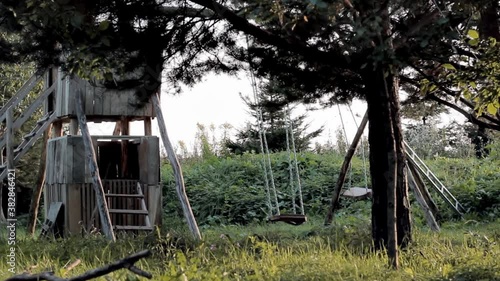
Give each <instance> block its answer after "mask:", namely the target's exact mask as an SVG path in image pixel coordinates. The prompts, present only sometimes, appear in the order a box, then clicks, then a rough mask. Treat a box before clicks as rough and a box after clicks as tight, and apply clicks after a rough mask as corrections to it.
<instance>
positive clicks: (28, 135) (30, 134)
mask: <svg viewBox="0 0 500 281" xmlns="http://www.w3.org/2000/svg"><path fill="white" fill-rule="evenodd" d="M35 134H36V131H32V132H30V133H29V134H27V135H25V136H24V137H23V139H29V138H32V137H33V136H34V135H35Z"/></svg>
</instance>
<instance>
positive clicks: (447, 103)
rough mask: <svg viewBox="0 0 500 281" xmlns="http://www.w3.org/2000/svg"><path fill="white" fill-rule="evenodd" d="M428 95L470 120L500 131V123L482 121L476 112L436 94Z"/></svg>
mask: <svg viewBox="0 0 500 281" xmlns="http://www.w3.org/2000/svg"><path fill="white" fill-rule="evenodd" d="M427 97H428V98H429V99H431V100H434V101H436V102H438V103H440V104H443V105H446V106H448V107H450V108H453V109H455V110H456V111H458V112H459V113H461V114H462V115H463V116H465V117H466V118H467V120H469V121H470V122H472V123H474V124H477V125H479V126H482V127H485V128H488V129H492V130H496V131H500V125H495V124H491V123H487V122H484V121H481V120H480V119H479V118H477V117H476V116H474V114H472V113H470V112H467V111H466V110H464V109H463V108H461V107H460V106H458V105H456V104H453V103H451V102H449V101H447V100H444V99H441V98H438V97H437V96H436V95H434V94H429V95H427Z"/></svg>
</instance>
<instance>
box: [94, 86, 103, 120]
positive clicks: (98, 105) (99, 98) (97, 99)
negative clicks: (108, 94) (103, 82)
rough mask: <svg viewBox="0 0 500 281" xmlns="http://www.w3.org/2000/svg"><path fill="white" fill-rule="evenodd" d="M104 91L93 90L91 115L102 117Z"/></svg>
mask: <svg viewBox="0 0 500 281" xmlns="http://www.w3.org/2000/svg"><path fill="white" fill-rule="evenodd" d="M104 94H105V89H103V88H98V87H96V88H94V111H93V115H102V113H103V103H104Z"/></svg>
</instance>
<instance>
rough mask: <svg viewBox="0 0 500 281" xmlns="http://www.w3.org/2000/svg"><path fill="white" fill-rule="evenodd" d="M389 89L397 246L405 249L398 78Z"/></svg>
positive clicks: (407, 229) (407, 220)
mask: <svg viewBox="0 0 500 281" xmlns="http://www.w3.org/2000/svg"><path fill="white" fill-rule="evenodd" d="M392 81H394V84H392V87H391V88H388V94H389V102H390V105H391V119H392V126H393V132H394V142H395V145H396V158H397V170H396V171H397V188H396V197H397V199H396V201H397V204H396V214H397V239H398V246H399V247H401V248H405V247H406V246H407V245H408V243H409V242H410V241H411V213H410V200H409V198H408V177H407V162H406V152H405V145H404V141H403V129H402V126H401V118H400V111H401V109H400V105H399V78H398V77H397V76H395V77H394V78H393V79H392Z"/></svg>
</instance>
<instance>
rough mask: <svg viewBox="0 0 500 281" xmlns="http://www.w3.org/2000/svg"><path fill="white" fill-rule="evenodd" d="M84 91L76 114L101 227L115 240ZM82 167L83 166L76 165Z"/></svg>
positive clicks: (79, 94) (80, 92)
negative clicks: (84, 101)
mask: <svg viewBox="0 0 500 281" xmlns="http://www.w3.org/2000/svg"><path fill="white" fill-rule="evenodd" d="M83 100H84V97H83V92H82V90H78V91H77V101H76V114H77V116H78V122H79V125H80V129H81V132H82V138H83V144H84V146H85V155H86V159H87V164H88V166H89V170H90V175H91V177H92V185H93V187H94V191H95V194H96V201H97V207H98V210H99V215H100V218H101V227H102V231H103V233H104V235H105V236H106V237H107V238H108V239H109V240H111V241H113V242H115V241H116V237H115V234H114V232H113V225H112V224H111V218H110V216H109V209H108V204H107V203H106V199H105V193H104V188H103V186H102V181H101V177H100V176H99V167H98V166H97V159H96V154H95V151H94V147H93V145H92V139H91V137H90V133H89V128H88V127H87V119H86V117H85V112H84V111H83ZM76 168H82V169H83V167H76Z"/></svg>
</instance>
